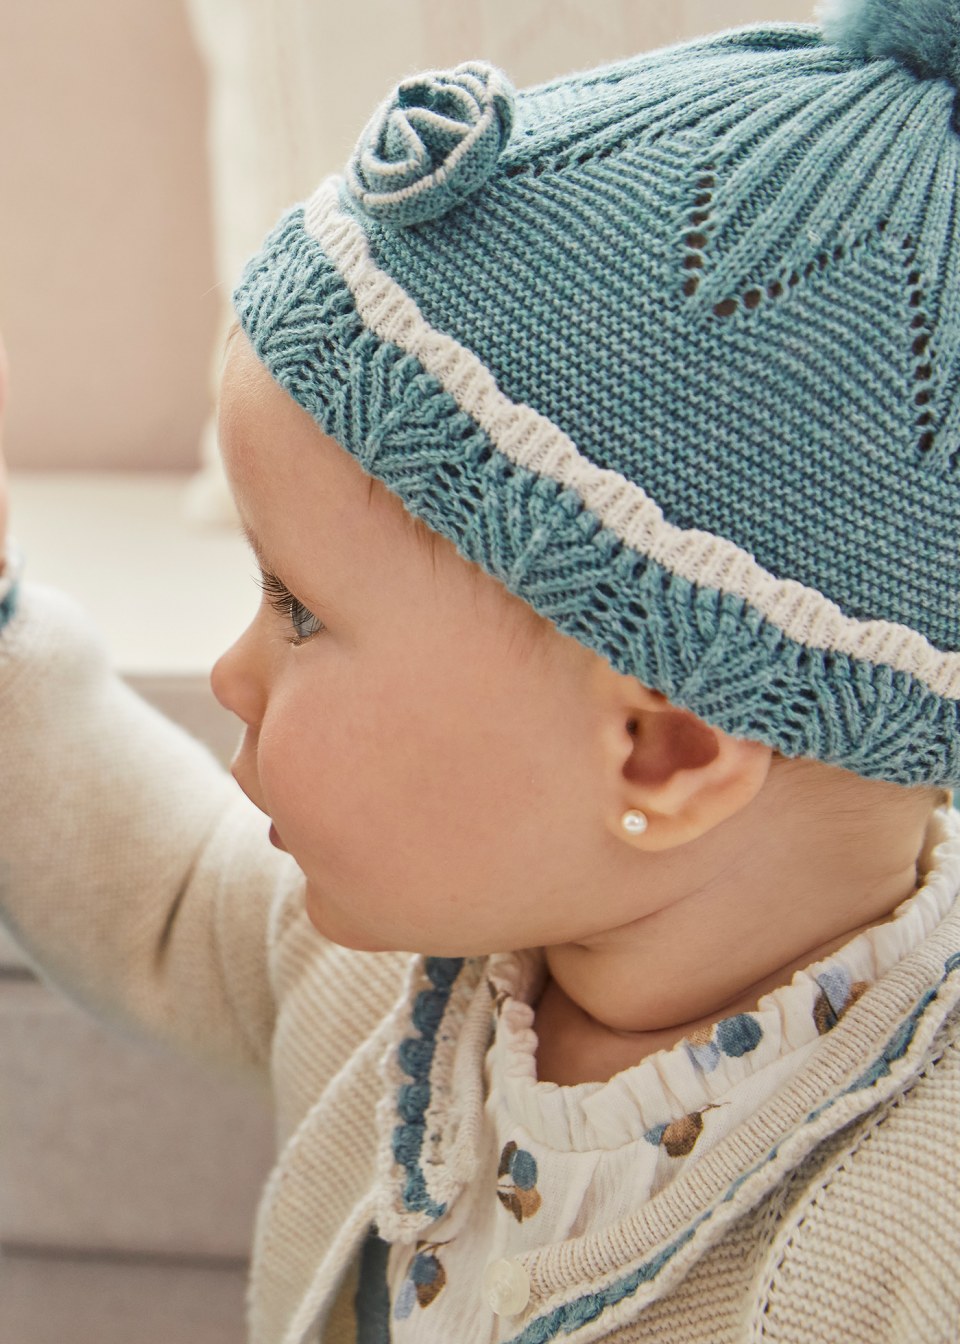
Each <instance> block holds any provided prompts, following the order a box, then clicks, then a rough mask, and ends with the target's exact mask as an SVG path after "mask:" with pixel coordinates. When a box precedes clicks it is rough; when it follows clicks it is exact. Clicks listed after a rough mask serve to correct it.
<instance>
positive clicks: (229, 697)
mask: <svg viewBox="0 0 960 1344" xmlns="http://www.w3.org/2000/svg"><path fill="white" fill-rule="evenodd" d="M251 644H252V626H251V627H248V628H247V629H246V630H245V631H244V632H243V634H242V635H241V636H240V637H239V638H238V639H236V640H235V641H234V642H233V644H231V645H230V647H229V649H227V651H226V652H225V653H222V654H221V655H220V657H219V658H218V659H217V661H216V662H215V663H214V665H213V668H212V669H211V672H210V686H211V689H212V690H213V693H214V695H215V696H216V698H217V699H218V700H219V702H220V704H221V705H223V707H224V709H228V710H229V711H230V713H231V714H236V716H237V718H239V719H242V720H243V722H244V723H245V724H246V725H247V727H248V728H255V727H256V726H257V725H258V724H259V723H260V720H261V718H262V717H263V702H264V693H263V684H262V680H261V678H260V677H259V676H258V675H257V662H256V660H255V658H254V657H253V654H252V648H251Z"/></svg>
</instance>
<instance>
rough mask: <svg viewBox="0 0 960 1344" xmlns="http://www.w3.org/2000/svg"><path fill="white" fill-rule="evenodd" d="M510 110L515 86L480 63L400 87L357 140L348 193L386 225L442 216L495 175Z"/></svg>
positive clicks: (507, 132) (510, 120)
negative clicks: (358, 140)
mask: <svg viewBox="0 0 960 1344" xmlns="http://www.w3.org/2000/svg"><path fill="white" fill-rule="evenodd" d="M513 111H514V91H513V86H512V85H511V84H510V82H509V80H508V79H507V78H506V76H505V75H504V74H502V73H501V72H500V71H499V70H497V69H496V68H495V67H494V66H492V65H487V64H486V63H485V62H482V61H471V62H468V63H466V64H465V65H458V66H457V67H456V68H455V69H454V70H449V71H433V72H429V73H427V74H423V75H415V76H414V77H413V78H412V79H407V80H404V82H403V83H402V84H401V85H400V86H399V87H398V88H397V89H396V90H395V92H394V93H393V95H392V96H391V97H390V98H388V99H387V101H386V102H385V103H384V104H383V105H382V106H381V107H380V108H378V109H377V112H376V113H375V114H374V116H373V119H372V120H371V121H370V123H369V125H368V126H367V128H366V130H365V131H364V132H363V135H362V136H361V137H360V143H359V144H358V145H357V148H356V150H355V151H354V155H353V158H352V159H351V161H350V165H349V167H348V169H347V186H348V189H349V191H350V194H351V195H352V196H353V198H354V200H355V201H356V202H357V203H358V204H359V205H361V206H362V207H363V209H364V210H365V211H366V212H367V214H369V215H371V216H372V217H373V218H375V219H376V220H377V221H378V222H380V223H384V224H394V225H397V224H398V225H406V224H419V223H422V222H423V221H424V220H427V219H436V218H437V217H438V216H440V215H444V214H446V213H447V211H448V210H452V209H453V208H454V206H456V205H459V204H460V202H461V201H463V200H465V199H466V197H467V196H469V195H470V194H471V193H472V192H474V191H476V190H477V188H478V187H480V186H482V185H483V183H484V182H485V181H486V180H487V178H488V177H489V176H490V174H491V173H492V172H493V170H494V168H495V167H496V165H497V160H498V159H499V157H500V152H501V150H502V149H503V147H504V145H505V144H506V142H507V140H508V139H509V137H510V131H511V128H512V126H513Z"/></svg>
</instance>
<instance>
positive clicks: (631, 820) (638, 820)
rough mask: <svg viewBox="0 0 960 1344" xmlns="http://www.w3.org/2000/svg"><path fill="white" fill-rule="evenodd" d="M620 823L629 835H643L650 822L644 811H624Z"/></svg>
mask: <svg viewBox="0 0 960 1344" xmlns="http://www.w3.org/2000/svg"><path fill="white" fill-rule="evenodd" d="M620 825H621V826H622V827H623V829H624V830H625V831H626V832H627V834H628V835H643V833H644V831H645V830H646V829H647V827H648V826H649V825H650V822H649V821H648V820H647V818H646V816H645V815H644V813H643V812H624V814H623V817H622V818H621V820H620Z"/></svg>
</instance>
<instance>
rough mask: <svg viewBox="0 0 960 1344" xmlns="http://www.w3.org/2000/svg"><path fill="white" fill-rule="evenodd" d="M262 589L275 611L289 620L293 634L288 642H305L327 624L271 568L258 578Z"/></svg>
mask: <svg viewBox="0 0 960 1344" xmlns="http://www.w3.org/2000/svg"><path fill="white" fill-rule="evenodd" d="M257 583H258V585H259V587H260V591H261V592H262V593H263V594H264V596H265V597H266V599H267V601H268V602H269V603H270V605H271V607H273V609H274V611H275V612H277V613H278V614H279V615H280V616H282V617H284V619H285V620H287V621H289V623H290V626H291V628H292V630H293V634H292V635H287V636H285V638H286V641H287V643H288V644H293V645H295V646H296V645H299V644H305V643H306V641H307V640H308V639H311V638H312V637H313V636H314V635H318V634H319V633H320V631H321V630H325V629H326V626H325V625H324V624H323V622H322V621H321V620H320V618H319V617H318V616H314V614H313V612H312V611H310V610H309V608H307V607H305V606H304V605H303V603H302V602H301V601H300V599H299V598H298V597H294V595H293V593H291V592H290V590H289V588H287V586H286V584H285V583H284V582H283V581H282V580H281V579H278V578H277V576H276V574H271V573H270V571H269V570H261V571H260V574H259V576H258V578H257Z"/></svg>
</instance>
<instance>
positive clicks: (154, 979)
mask: <svg viewBox="0 0 960 1344" xmlns="http://www.w3.org/2000/svg"><path fill="white" fill-rule="evenodd" d="M0 817H2V820H0V920H2V922H3V923H4V924H5V925H6V926H7V927H8V929H9V930H10V932H11V934H12V935H13V937H14V939H15V940H16V941H17V942H18V943H19V944H20V945H21V947H22V948H23V949H24V951H25V952H26V954H27V956H28V957H29V958H30V959H31V960H32V961H33V962H34V963H35V964H36V966H37V969H38V970H39V971H40V973H41V975H42V976H43V978H44V979H46V980H47V981H49V982H50V983H52V984H54V985H56V986H57V987H58V988H60V989H61V990H62V991H64V992H65V993H66V994H67V995H69V996H70V997H72V998H73V999H75V1000H76V1001H77V1002H78V1003H80V1004H81V1005H83V1006H85V1007H86V1008H87V1009H89V1010H90V1011H92V1012H93V1013H94V1014H96V1015H97V1016H98V1017H101V1018H103V1019H105V1020H107V1021H108V1022H112V1023H114V1024H115V1025H117V1026H118V1027H120V1028H121V1029H124V1030H127V1031H129V1032H131V1033H133V1034H147V1035H150V1036H152V1037H155V1038H159V1039H160V1040H162V1041H164V1042H166V1043H168V1044H170V1045H173V1046H175V1047H179V1048H183V1049H185V1050H186V1051H187V1052H188V1053H192V1054H195V1055H199V1056H201V1057H203V1058H206V1059H209V1060H216V1061H219V1062H221V1063H222V1064H223V1065H224V1066H225V1067H226V1068H227V1069H228V1070H232V1071H241V1072H247V1071H249V1072H253V1073H261V1074H262V1073H264V1072H265V1070H266V1066H267V1063H268V1058H269V1051H270V1041H271V1036H272V1032H273V1026H274V1019H275V1004H274V995H273V993H272V990H271V986H270V975H269V969H268V968H269V955H268V954H269V943H270V939H271V929H272V928H273V927H274V926H275V925H276V924H277V923H278V922H281V921H283V920H284V919H285V915H284V911H285V909H286V910H287V913H288V914H289V908H290V907H291V906H292V905H295V904H296V898H297V895H298V893H299V891H300V890H301V886H302V875H301V874H300V871H299V869H298V868H297V866H296V864H295V863H294V861H293V860H292V859H291V858H290V856H289V855H288V854H285V853H283V852H281V851H279V850H276V849H275V848H274V847H273V846H272V845H271V844H270V842H269V839H268V837H267V821H266V818H265V817H264V816H263V815H262V814H261V813H260V812H259V811H258V810H257V809H256V808H255V807H254V806H253V804H252V803H250V802H249V801H248V799H247V798H246V797H245V796H244V795H243V793H242V792H241V791H240V789H239V787H238V786H237V785H236V783H235V782H234V780H233V779H232V778H231V777H230V775H229V773H228V772H227V771H225V770H224V769H223V767H222V766H221V765H220V764H219V763H218V762H217V761H216V759H215V758H214V757H213V755H212V754H211V753H210V752H209V751H208V750H207V749H206V747H204V746H203V745H201V744H200V743H199V742H198V741H196V740H195V739H194V738H192V737H191V736H190V735H189V734H188V733H186V732H185V731H183V730H182V729H180V728H179V727H178V726H177V725H175V724H173V723H172V722H171V721H170V720H168V719H167V718H165V717H164V716H163V715H162V714H160V713H159V712H158V711H157V710H155V709H153V708H152V707H151V706H149V705H148V704H147V703H146V702H145V701H144V700H142V699H141V698H140V697H139V696H138V695H136V694H135V693H134V692H133V691H132V690H131V689H130V688H129V687H128V686H126V685H125V683H124V682H122V681H121V679H120V678H119V677H118V676H117V675H116V674H115V673H114V672H113V671H112V669H111V667H110V664H109V658H108V654H107V651H106V648H105V645H104V642H103V640H102V638H101V637H100V635H99V633H98V632H97V631H96V630H95V628H94V627H93V625H92V623H91V621H90V619H89V618H88V617H87V615H86V613H85V612H84V611H83V610H82V609H81V608H80V607H79V606H78V605H77V604H76V603H75V602H74V601H73V600H72V599H70V598H68V597H66V596H65V595H64V594H62V593H60V592H57V591H55V590H53V589H49V588H46V587H42V586H40V585H36V584H22V585H21V586H20V588H19V592H18V596H17V603H16V609H15V611H14V613H13V615H12V617H11V619H10V620H9V622H8V623H7V625H6V626H5V628H4V629H3V631H2V633H0Z"/></svg>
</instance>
